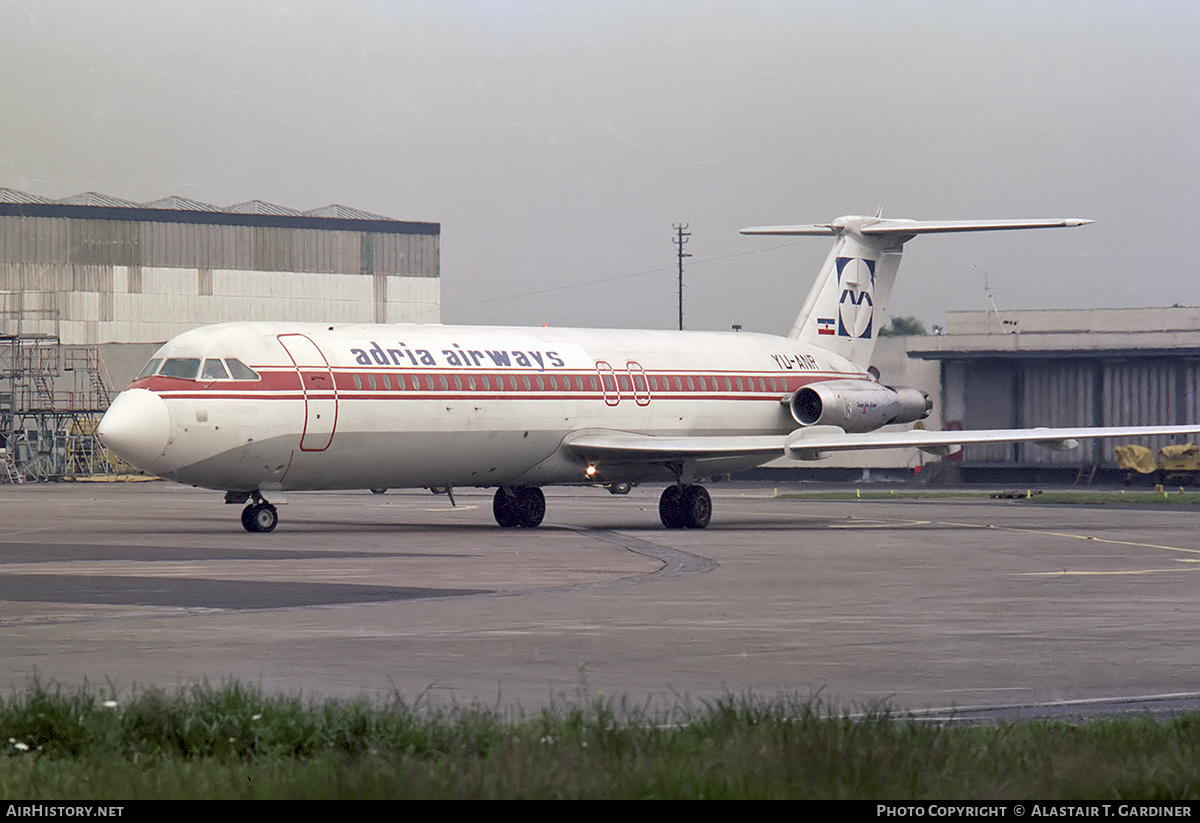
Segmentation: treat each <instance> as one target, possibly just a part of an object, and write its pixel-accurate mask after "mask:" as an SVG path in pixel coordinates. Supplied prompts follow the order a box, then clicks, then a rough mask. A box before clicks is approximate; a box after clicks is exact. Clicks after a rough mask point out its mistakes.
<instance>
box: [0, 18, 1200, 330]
mask: <svg viewBox="0 0 1200 823" xmlns="http://www.w3.org/2000/svg"><path fill="white" fill-rule="evenodd" d="M1198 43H1200V3H1196V2H1194V0H1192V1H1191V2H1185V1H1184V0H1179V1H1178V2H1168V1H1166V0H1139V2H1132V0H1131V1H1130V2H1097V1H1096V0H1086V2H1083V1H1081V2H1055V0H1033V1H1031V2H1003V0H992V2H987V3H976V2H963V0H954V1H953V2H949V1H948V2H935V1H934V0H911V2H902V1H901V0H889V1H888V2H884V1H883V0H878V1H877V2H866V0H862V1H861V2H856V0H834V1H833V2H799V1H797V0H793V1H792V2H769V1H768V0H738V2H732V1H730V2H714V1H712V0H707V1H706V0H678V1H671V2H668V1H666V0H663V1H661V2H659V1H656V0H637V1H636V2H626V1H625V0H603V1H602V2H570V1H569V0H552V1H551V2H532V0H529V1H528V2H516V1H515V0H514V2H500V1H499V0H493V1H492V2H487V0H462V1H461V2H455V1H454V0H436V1H435V0H426V1H425V2H419V1H418V0H410V2H353V0H350V1H348V0H337V2H333V1H332V0H330V1H329V2H247V0H237V1H236V2H196V1H195V0H188V2H167V1H166V0H145V1H144V2H143V1H139V0H113V2H95V1H94V0H87V1H84V2H55V1H54V0H49V1H47V0H0V77H2V78H3V79H2V80H0V186H7V187H11V188H16V189H21V190H24V191H30V192H34V193H37V194H42V195H45V196H49V197H64V196H67V195H71V194H76V193H79V192H82V191H87V190H95V191H100V192H104V193H106V194H111V195H114V196H117V197H123V198H127V199H131V200H137V201H144V200H153V199H157V198H160V197H164V196H166V195H170V194H178V195H182V196H185V197H191V198H194V199H197V200H203V201H207V202H211V203H216V204H219V205H230V204H233V203H237V202H241V201H245V200H250V199H254V198H260V199H264V200H271V201H275V202H278V203H282V204H285V205H289V206H293V207H296V208H300V209H310V208H315V207H317V206H322V205H325V204H327V203H331V202H337V203H343V204H346V205H349V206H354V207H357V208H361V209H366V210H368V211H374V212H378V213H381V214H385V215H388V216H390V217H396V218H399V219H405V220H429V221H437V222H440V223H441V224H442V296H443V319H444V320H445V322H448V323H452V322H463V323H502V324H508V323H512V324H541V323H549V324H551V325H574V326H580V325H597V326H637V327H650V328H673V327H674V325H675V322H676V308H675V273H674V272H675V269H674V266H675V257H674V251H675V249H674V246H673V245H672V242H671V240H672V229H671V225H672V223H678V222H685V223H688V224H690V231H691V232H692V239H691V243H690V244H689V246H688V251H690V252H691V253H692V254H693V255H694V257H693V258H691V260H689V261H688V269H687V285H686V293H685V311H686V315H687V324H688V327H689V328H710V329H727V328H729V326H730V324H731V323H741V324H742V325H743V326H745V327H746V328H747V329H754V330H761V331H771V332H779V333H783V332H786V331H787V329H788V328H789V327H790V325H791V322H792V319H793V318H794V316H795V314H796V312H797V311H798V309H799V306H800V303H801V301H802V300H803V297H804V294H805V293H806V292H807V290H808V287H809V285H810V284H811V281H812V278H813V275H814V273H815V271H816V269H817V267H818V266H819V265H820V262H821V260H822V259H823V258H824V256H825V254H826V252H827V250H828V241H827V240H825V239H815V240H814V239H799V238H794V239H786V238H785V239H779V238H761V237H759V238H750V237H742V236H740V235H738V234H737V230H738V229H739V228H741V227H743V226H750V225H761V224H775V223H801V222H803V223H808V222H825V221H828V220H830V219H832V218H834V217H837V216H839V215H842V214H850V213H873V212H874V211H875V209H876V208H878V207H879V205H880V203H883V204H884V213H885V215H888V216H893V217H912V218H930V219H932V218H943V219H959V218H974V217H1090V218H1095V219H1096V220H1097V221H1099V222H1097V223H1096V224H1095V225H1092V226H1088V227H1085V228H1079V229H1070V230H1058V231H1044V232H1029V233H1013V234H987V235H973V236H965V235H962V236H940V237H939V236H934V237H923V238H918V239H917V240H914V241H913V242H912V243H910V244H909V246H908V247H907V252H906V255H905V262H904V265H903V266H902V267H901V277H900V280H899V282H898V284H897V286H896V290H895V293H894V295H893V305H892V307H891V308H892V309H893V311H894V312H898V313H901V314H916V315H918V316H920V317H922V318H923V319H925V320H926V321H929V322H941V321H942V319H943V317H944V314H945V312H946V311H947V310H949V309H956V308H969V309H979V308H984V307H985V306H986V305H987V302H986V296H985V292H984V283H985V277H986V280H987V283H988V285H990V286H991V288H992V293H993V295H994V299H995V302H996V304H997V305H998V306H999V307H1000V308H1001V309H1005V308H1042V307H1045V308H1056V307H1093V306H1162V305H1171V304H1173V303H1180V304H1184V305H1198V304H1200V271H1198V270H1197V268H1198V267H1197V265H1196V263H1195V259H1194V255H1195V250H1194V249H1193V248H1192V246H1193V238H1194V237H1195V236H1196V233H1197V228H1198V226H1200V221H1198V220H1197V217H1198V216H1200V214H1198V212H1200V208H1198V205H1197V204H1198V202H1200V198H1198V197H1197V185H1198V183H1200V174H1198V171H1200V45H1198Z"/></svg>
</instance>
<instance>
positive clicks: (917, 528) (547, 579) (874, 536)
mask: <svg viewBox="0 0 1200 823" xmlns="http://www.w3.org/2000/svg"><path fill="white" fill-rule="evenodd" d="M710 488H711V491H712V494H713V501H714V508H715V514H714V517H713V521H712V525H711V526H710V527H709V528H707V529H704V530H699V531H692V530H680V531H667V530H664V529H663V528H661V526H659V524H658V516H657V500H658V492H659V489H655V488H639V489H635V490H634V492H633V493H632V494H630V495H629V496H626V497H613V496H610V495H608V494H607V493H605V492H604V491H602V490H598V489H565V490H558V489H551V490H548V492H547V503H548V513H547V516H546V523H545V525H543V526H542V527H541V528H539V529H536V530H524V529H512V530H509V529H500V528H498V527H497V526H496V525H495V524H494V522H493V520H492V514H491V495H490V493H488V492H485V491H473V490H461V491H458V492H456V500H457V503H458V506H457V507H452V506H451V505H450V503H449V501H448V500H447V498H446V497H445V496H434V495H431V494H429V493H428V492H416V491H408V492H397V491H392V492H389V493H387V494H385V495H373V494H371V493H369V492H365V491H363V492H342V493H307V494H291V495H289V497H288V505H286V506H281V507H280V525H279V527H278V528H277V529H276V531H274V532H272V533H270V534H248V533H246V532H245V531H243V530H242V527H241V525H240V523H239V521H238V512H239V509H238V508H236V507H234V506H225V505H223V504H222V502H221V495H220V494H219V493H214V492H205V491H199V490H195V489H189V488H185V487H180V486H176V485H173V484H168V483H163V482H153V483H138V484H82V483H81V484H58V485H37V486H33V485H25V486H6V487H0V660H2V661H3V663H4V665H3V675H2V677H0V686H3V687H5V688H6V689H8V690H10V691H11V690H14V689H22V688H24V687H25V686H27V685H28V684H29V682H30V681H31V679H32V678H35V677H36V678H38V679H40V680H41V681H42V682H57V683H62V684H65V685H68V686H75V685H79V684H82V683H84V682H89V683H92V684H102V685H105V686H106V687H111V688H115V689H117V690H118V691H119V692H125V693H128V692H130V691H133V690H137V689H142V688H146V687H149V686H161V687H166V688H173V687H175V686H178V685H183V684H191V683H198V682H208V683H221V682H224V681H227V680H239V681H243V682H248V683H252V684H255V685H258V686H261V687H262V688H263V689H265V690H269V691H275V692H284V693H288V694H301V695H305V696H308V697H312V698H319V697H329V696H336V697H358V696H363V695H366V696H368V697H376V696H385V695H388V694H391V693H393V692H396V691H398V692H399V693H400V694H402V695H403V696H405V697H406V698H409V699H416V698H417V696H418V695H421V696H422V699H425V700H435V701H443V702H450V701H456V702H458V703H460V704H461V703H466V702H472V701H479V702H482V703H485V704H488V705H496V704H501V705H506V706H507V705H519V706H521V707H524V708H537V707H540V706H543V705H546V704H548V703H552V702H567V703H577V702H579V701H584V700H590V699H592V698H596V697H609V698H619V697H625V698H627V699H629V700H631V701H633V702H635V703H637V704H647V703H649V704H675V703H678V702H683V701H688V700H693V701H700V700H706V699H711V698H714V697H719V696H721V695H725V694H745V693H753V694H755V695H758V696H761V697H768V698H769V697H774V696H776V695H780V694H786V695H789V696H800V697H806V696H809V695H820V697H821V699H822V700H823V701H825V702H826V703H828V704H832V705H837V706H840V707H843V708H862V707H867V706H871V705H874V704H877V703H878V702H880V701H886V702H887V703H888V704H890V705H891V706H893V707H897V708H902V709H910V710H926V709H931V708H932V709H943V708H946V707H959V709H960V710H962V709H965V708H966V707H972V706H987V707H1002V706H1008V707H1034V706H1040V707H1048V706H1059V707H1067V708H1066V709H1063V710H1064V711H1068V710H1070V708H1069V707H1084V708H1081V709H1080V710H1079V711H1080V712H1086V711H1087V710H1088V709H1087V708H1086V707H1099V709H1095V710H1099V711H1104V712H1107V711H1119V710H1123V709H1124V708H1129V707H1133V708H1139V707H1141V708H1150V709H1153V708H1154V707H1155V706H1170V707H1172V710H1175V709H1176V708H1178V707H1182V708H1196V707H1198V706H1200V699H1198V697H1197V693H1200V640H1198V639H1197V636H1196V630H1195V629H1196V626H1197V625H1198V623H1200V598H1198V597H1197V591H1198V590H1200V577H1193V574H1195V573H1196V572H1197V571H1200V541H1197V540H1196V532H1197V525H1198V524H1200V512H1196V511H1194V510H1173V509H1168V510H1154V511H1147V510H1138V509H1130V508H1120V507H1112V506H1108V507H1086V506H1085V507H1077V506H1072V507H1066V506H1031V505H1029V504H1025V503H1021V502H1013V501H989V500H974V501H953V502H932V503H931V502H922V501H904V502H900V501H866V500H852V501H843V502H828V501H794V500H779V499H774V498H773V490H772V489H771V488H770V487H765V486H758V485H742V484H715V485H713V486H711V487H710ZM1045 710H1047V709H1043V711H1045ZM1027 711H1030V713H1032V711H1031V710H1028V709H1027Z"/></svg>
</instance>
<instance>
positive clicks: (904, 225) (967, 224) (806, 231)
mask: <svg viewBox="0 0 1200 823" xmlns="http://www.w3.org/2000/svg"><path fill="white" fill-rule="evenodd" d="M853 222H854V223H859V224H860V225H859V227H858V231H859V233H861V234H864V235H868V236H880V237H882V236H888V235H892V236H901V237H911V236H914V235H918V234H943V233H947V232H962V231H1014V230H1017V229H1063V228H1074V227H1076V226H1084V225H1087V224H1088V223H1092V222H1095V221H1092V220H1084V219H1082V218H1078V217H1068V218H1052V219H1046V220H889V219H882V218H881V219H875V218H870V217H867V218H862V217H860V218H854V219H853ZM848 225H850V221H849V220H848V219H847V218H839V219H837V220H834V221H833V222H832V223H826V224H813V225H807V226H804V225H801V226H752V227H750V228H748V229H742V232H741V233H742V234H768V235H795V236H810V237H829V236H832V235H835V234H840V233H842V232H843V231H845V230H846V228H847V226H848Z"/></svg>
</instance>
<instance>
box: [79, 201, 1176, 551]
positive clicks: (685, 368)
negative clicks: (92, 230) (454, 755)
mask: <svg viewBox="0 0 1200 823" xmlns="http://www.w3.org/2000/svg"><path fill="white" fill-rule="evenodd" d="M1087 222H1090V221H1087V220H986V221H913V220H896V219H883V218H880V217H842V218H839V219H838V220H834V221H832V222H831V223H827V224H821V225H805V226H775V227H760V228H752V229H743V234H768V235H818V236H829V237H832V238H834V247H833V249H832V251H831V252H830V254H829V257H828V258H827V259H826V261H825V263H824V265H823V266H822V268H821V271H820V273H819V274H818V276H817V280H816V282H815V284H814V285H813V287H812V290H811V291H810V293H809V295H808V298H807V300H806V301H805V303H804V306H803V309H802V310H801V312H800V315H799V317H798V318H797V320H796V323H795V325H794V326H793V328H792V330H791V332H790V333H789V334H788V335H787V336H786V337H774V336H770V335H763V334H749V333H732V332H663V331H616V330H600V329H544V328H543V329H534V328H507V327H476V326H440V325H333V326H329V325H319V324H302V323H226V324H221V325H216V326H205V327H202V328H198V329H194V330H192V331H189V332H186V333H184V334H181V335H179V336H178V337H176V338H175V339H173V340H171V341H170V342H168V343H167V344H166V345H164V346H163V347H162V348H161V349H159V350H158V352H156V353H155V355H154V357H153V358H152V359H151V360H150V362H149V363H147V364H146V367H145V369H143V371H142V373H141V374H140V375H139V376H138V377H137V379H135V380H134V381H133V383H132V384H131V385H130V386H129V388H127V389H126V390H125V391H123V392H122V393H121V394H120V395H118V396H117V398H116V399H115V400H114V401H113V403H112V405H111V406H110V408H109V410H108V412H107V413H106V414H105V415H104V418H103V420H102V421H101V422H100V426H99V429H98V434H99V437H100V439H101V441H102V442H103V444H104V445H105V446H106V447H107V448H109V449H111V450H112V451H113V452H115V453H116V454H118V455H120V456H121V457H122V458H124V459H125V460H127V461H128V462H130V463H131V464H133V465H135V466H137V467H139V468H141V469H143V470H145V471H147V472H149V473H152V474H156V475H159V476H162V477H165V478H169V479H171V480H177V481H179V482H181V483H188V484H191V485H194V486H201V487H205V488H210V489H217V490H221V491H224V492H225V493H226V500H227V501H229V502H234V503H243V502H244V503H245V504H246V505H245V508H244V509H243V511H242V525H243V526H244V527H245V528H246V530H248V531H257V532H267V531H271V530H272V529H273V528H275V525H276V523H277V522H278V513H277V511H276V508H275V506H274V505H273V503H272V501H273V500H274V501H275V502H280V498H281V496H282V494H283V492H285V491H288V490H303V489H368V488H376V489H377V488H414V487H430V488H439V487H442V488H446V489H449V490H453V488H454V487H455V486H481V487H491V488H495V489H496V494H495V498H494V501H493V510H494V513H495V517H496V521H497V522H498V523H499V524H500V525H501V526H506V527H517V526H520V527H526V528H532V527H535V526H537V525H539V524H540V523H541V521H542V518H543V516H544V514H545V510H546V504H545V498H544V497H543V495H542V491H541V487H543V486H550V485H563V484H593V485H603V486H607V487H608V488H609V489H610V491H615V492H622V491H626V490H628V489H629V487H630V486H631V485H632V484H636V483H640V482H643V481H656V480H657V481H667V482H670V483H671V485H668V486H667V488H666V490H665V491H664V492H663V494H662V497H661V499H660V501H659V514H660V517H661V519H662V522H663V525H665V526H666V527H667V528H703V527H704V526H706V525H707V524H708V522H709V517H710V515H711V513H712V504H711V501H710V498H709V495H708V492H707V491H705V489H704V487H703V486H701V485H698V484H697V481H699V480H702V479H704V478H706V477H711V476H715V475H720V474H725V473H727V472H733V471H739V470H742V469H746V468H751V467H753V466H757V465H760V464H762V463H765V462H767V461H769V460H773V459H775V458H777V457H780V456H784V455H787V456H789V457H793V458H799V459H806V460H811V459H819V458H820V457H823V456H825V455H827V454H829V453H831V452H833V451H841V450H848V449H871V448H894V447H897V446H911V447H916V448H921V449H924V450H926V451H929V452H931V453H935V454H946V453H949V452H952V451H954V450H956V449H957V448H959V447H961V445H963V444H968V443H984V442H1019V441H1033V442H1040V443H1042V444H1044V445H1047V446H1049V447H1052V448H1063V447H1069V446H1070V445H1072V441H1073V440H1075V439H1077V438H1090V437H1126V436H1137V435H1151V434H1183V433H1191V432H1195V431H1197V427H1195V426H1191V427H1187V426H1145V427H1125V428H1105V429H1097V428H1078V429H1028V430H1023V429H1016V430H999V431H975V432H963V431H956V432H934V431H924V430H913V431H899V432H894V431H893V432H881V431H878V430H879V429H881V428H882V427H883V426H885V425H888V424H893V423H913V422H916V421H918V420H922V419H924V418H925V417H927V416H928V415H929V413H930V402H929V399H928V398H927V397H926V396H925V395H924V394H923V393H922V392H920V391H918V390H916V389H908V388H895V387H890V386H886V385H883V384H882V383H880V382H879V381H878V379H877V377H876V374H875V372H874V371H873V370H871V369H869V368H868V364H869V363H870V357H871V351H872V348H873V346H874V343H875V335H876V333H877V332H878V330H879V326H880V323H881V320H882V314H883V311H884V307H885V305H886V304H887V300H888V296H889V294H890V293H891V289H892V284H893V282H894V280H895V276H896V270H897V268H898V266H899V262H900V253H901V250H902V247H903V245H904V243H905V242H907V241H908V240H911V239H912V238H913V237H915V236H916V235H918V234H927V233H936V232H958V231H990V230H1004V229H1034V228H1052V227H1067V226H1079V225H1082V224H1084V223H1087ZM672 481H673V482H672ZM451 493H452V491H451Z"/></svg>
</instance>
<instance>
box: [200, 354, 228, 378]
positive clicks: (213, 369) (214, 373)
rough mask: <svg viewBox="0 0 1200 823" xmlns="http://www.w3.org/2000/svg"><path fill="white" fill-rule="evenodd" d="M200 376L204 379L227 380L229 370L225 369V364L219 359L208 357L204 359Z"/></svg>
mask: <svg viewBox="0 0 1200 823" xmlns="http://www.w3.org/2000/svg"><path fill="white" fill-rule="evenodd" d="M200 376H201V377H202V378H203V379H204V380H228V379H229V372H227V371H225V364H224V363H222V362H221V361H220V360H214V359H212V358H209V359H208V360H205V361H204V370H203V371H202V372H201V373H200Z"/></svg>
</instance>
